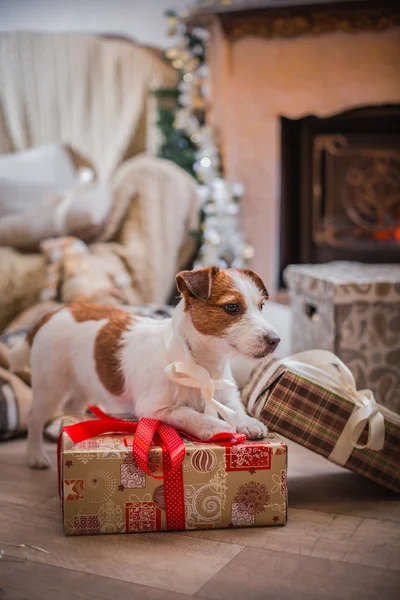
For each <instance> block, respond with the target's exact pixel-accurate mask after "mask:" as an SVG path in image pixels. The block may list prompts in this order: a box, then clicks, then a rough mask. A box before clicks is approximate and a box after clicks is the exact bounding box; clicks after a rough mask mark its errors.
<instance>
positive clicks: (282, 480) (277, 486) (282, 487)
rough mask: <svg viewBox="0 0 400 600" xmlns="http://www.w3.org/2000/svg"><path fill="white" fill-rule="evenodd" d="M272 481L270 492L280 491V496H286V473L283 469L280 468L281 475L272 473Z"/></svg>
mask: <svg viewBox="0 0 400 600" xmlns="http://www.w3.org/2000/svg"><path fill="white" fill-rule="evenodd" d="M272 481H273V482H274V485H273V486H272V488H271V494H276V492H278V491H279V492H280V494H281V496H282V498H286V497H287V473H286V471H285V470H284V469H282V470H281V475H280V477H279V475H276V473H274V474H273V475H272Z"/></svg>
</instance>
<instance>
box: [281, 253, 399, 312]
mask: <svg viewBox="0 0 400 600" xmlns="http://www.w3.org/2000/svg"><path fill="white" fill-rule="evenodd" d="M284 280H285V283H286V284H287V286H288V288H289V290H290V291H291V292H295V293H298V294H304V295H306V296H308V297H312V298H316V299H321V300H330V301H334V302H335V303H340V304H347V303H350V302H354V301H363V302H370V303H373V302H390V303H392V302H399V303H400V265H395V264H393V265H372V264H364V263H358V262H350V261H335V262H330V263H325V264H320V265H312V264H307V265H289V266H288V267H287V268H286V269H285V271H284Z"/></svg>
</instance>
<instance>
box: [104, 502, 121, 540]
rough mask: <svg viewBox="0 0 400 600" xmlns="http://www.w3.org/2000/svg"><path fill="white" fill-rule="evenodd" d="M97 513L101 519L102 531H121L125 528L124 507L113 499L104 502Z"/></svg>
mask: <svg viewBox="0 0 400 600" xmlns="http://www.w3.org/2000/svg"><path fill="white" fill-rule="evenodd" d="M97 514H98V516H99V519H100V531H101V533H120V532H121V531H124V530H125V521H124V515H123V511H122V508H121V507H120V506H119V505H118V504H116V503H115V502H113V501H112V500H108V502H106V503H105V504H102V506H100V508H99V510H98V511H97Z"/></svg>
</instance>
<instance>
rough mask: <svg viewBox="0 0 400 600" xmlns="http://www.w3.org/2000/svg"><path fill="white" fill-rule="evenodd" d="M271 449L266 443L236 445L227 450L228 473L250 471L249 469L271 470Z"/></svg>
mask: <svg viewBox="0 0 400 600" xmlns="http://www.w3.org/2000/svg"><path fill="white" fill-rule="evenodd" d="M270 468H271V447H270V446H268V445H266V443H265V442H263V443H260V444H257V443H255V442H252V443H251V444H246V443H245V444H236V445H235V446H230V447H228V448H227V449H226V470H227V471H248V470H249V469H256V470H262V469H270Z"/></svg>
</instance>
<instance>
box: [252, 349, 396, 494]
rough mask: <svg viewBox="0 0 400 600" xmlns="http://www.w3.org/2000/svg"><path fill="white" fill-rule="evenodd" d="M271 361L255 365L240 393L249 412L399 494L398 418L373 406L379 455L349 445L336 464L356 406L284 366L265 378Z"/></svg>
mask: <svg viewBox="0 0 400 600" xmlns="http://www.w3.org/2000/svg"><path fill="white" fill-rule="evenodd" d="M314 352H318V351H314ZM323 352H324V351H323ZM303 354H304V355H306V354H308V353H303ZM299 356H300V355H299ZM331 356H332V357H333V359H335V358H337V357H334V355H331ZM274 362H275V361H274V360H272V361H271V360H267V361H265V362H263V363H261V364H260V365H259V366H258V367H256V368H255V370H254V371H253V373H252V375H251V377H250V380H249V382H248V384H247V386H246V387H245V389H244V390H243V394H242V400H243V402H244V404H245V406H246V407H247V408H248V410H249V412H250V413H251V414H252V415H254V416H255V417H257V418H259V419H260V420H261V421H262V422H263V423H265V424H266V425H267V426H268V427H270V428H271V429H273V430H274V431H277V432H278V433H280V434H282V435H284V436H286V437H288V438H289V439H291V440H293V441H295V442H297V443H298V444H301V445H302V446H304V447H306V448H309V449H310V450H312V451H314V452H317V453H318V454H321V455H322V456H324V457H325V458H328V459H330V460H333V461H334V462H337V463H338V464H341V465H342V466H344V467H346V468H347V469H350V470H352V471H354V472H355V473H359V474H360V475H363V476H364V477H367V478H368V479H371V480H372V481H375V482H376V483H379V484H381V485H383V486H385V487H387V488H389V489H391V490H394V491H395V492H397V493H400V419H399V417H398V415H396V414H394V413H391V411H387V410H385V409H384V407H382V406H380V405H377V406H378V407H379V408H380V409H382V410H383V411H384V415H385V418H384V443H383V448H382V449H381V450H379V451H377V450H372V449H369V448H364V449H363V448H356V447H354V448H353V447H352V449H351V451H350V452H351V453H350V456H349V458H348V459H347V460H346V461H345V462H344V463H343V462H339V461H337V460H334V459H333V457H331V454H332V453H333V452H334V450H335V447H336V446H337V443H338V440H339V438H340V437H341V434H342V433H343V430H344V427H345V426H346V424H347V423H348V421H349V419H350V417H351V416H352V414H353V412H354V411H355V405H354V402H352V401H350V400H349V399H348V398H346V397H342V396H341V395H339V394H337V393H333V392H332V391H330V390H329V389H326V388H324V386H322V385H320V384H317V383H316V382H315V381H312V380H310V379H308V378H306V377H304V376H302V375H299V374H298V373H296V372H295V370H291V369H290V368H288V367H287V366H285V365H284V364H280V365H279V366H277V368H276V370H275V371H274V372H273V374H272V375H271V376H270V377H266V374H267V370H268V371H269V372H270V367H271V364H273V363H274ZM282 362H284V361H279V363H282ZM331 364H332V365H333V366H338V367H339V365H342V366H343V363H341V361H339V360H337V361H336V362H335V361H334V360H333V361H332V363H331ZM387 415H390V416H387ZM367 429H368V424H367V425H365V427H364V428H362V430H361V431H362V432H361V435H360V437H359V439H358V444H359V445H364V444H366V443H367V438H368V431H367Z"/></svg>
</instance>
